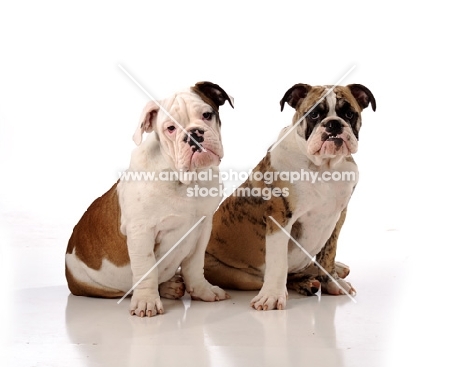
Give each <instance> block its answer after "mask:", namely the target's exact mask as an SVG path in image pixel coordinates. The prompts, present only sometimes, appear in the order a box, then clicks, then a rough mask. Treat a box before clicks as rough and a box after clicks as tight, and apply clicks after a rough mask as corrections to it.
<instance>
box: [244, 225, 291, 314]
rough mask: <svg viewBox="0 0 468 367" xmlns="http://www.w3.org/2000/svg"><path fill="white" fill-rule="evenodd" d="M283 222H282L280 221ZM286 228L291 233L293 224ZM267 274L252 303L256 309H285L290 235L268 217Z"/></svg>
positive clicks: (266, 242)
mask: <svg viewBox="0 0 468 367" xmlns="http://www.w3.org/2000/svg"><path fill="white" fill-rule="evenodd" d="M280 223H281V222H280ZM284 229H285V230H286V231H287V232H288V233H290V232H291V225H289V224H288V225H287V226H285V227H284ZM265 245H266V249H265V250H266V251H265V252H266V253H265V276H264V282H263V286H262V289H260V292H259V293H258V295H257V296H256V297H254V298H253V299H252V301H251V302H250V305H251V306H252V307H253V308H255V309H256V310H259V311H260V310H274V309H278V310H284V309H285V308H286V300H287V298H288V290H287V289H286V279H287V276H288V237H287V236H286V234H285V233H283V231H282V230H281V229H280V228H278V226H277V225H276V224H275V223H274V222H273V221H272V220H271V219H267V234H266V238H265Z"/></svg>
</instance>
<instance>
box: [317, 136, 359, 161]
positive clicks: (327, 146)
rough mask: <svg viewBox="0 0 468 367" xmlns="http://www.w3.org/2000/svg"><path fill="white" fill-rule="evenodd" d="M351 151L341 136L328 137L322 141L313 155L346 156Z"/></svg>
mask: <svg viewBox="0 0 468 367" xmlns="http://www.w3.org/2000/svg"><path fill="white" fill-rule="evenodd" d="M350 154H351V152H350V150H349V147H348V145H347V144H346V143H345V142H344V141H343V139H341V138H329V139H327V140H325V141H324V142H322V145H321V146H320V149H319V150H317V151H316V153H315V155H319V156H322V157H324V158H325V157H335V156H338V155H343V156H348V155H350Z"/></svg>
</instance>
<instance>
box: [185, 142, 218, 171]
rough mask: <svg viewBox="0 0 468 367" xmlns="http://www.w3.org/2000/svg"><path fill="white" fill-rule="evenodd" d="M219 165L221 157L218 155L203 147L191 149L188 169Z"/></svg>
mask: <svg viewBox="0 0 468 367" xmlns="http://www.w3.org/2000/svg"><path fill="white" fill-rule="evenodd" d="M194 148H195V149H194ZM202 149H203V150H202ZM220 163H221V157H220V155H219V154H218V153H216V152H214V151H212V150H211V149H208V148H205V147H201V148H200V147H192V155H191V157H190V169H192V170H193V169H196V168H203V167H209V166H214V165H215V166H218V165H219V164H220Z"/></svg>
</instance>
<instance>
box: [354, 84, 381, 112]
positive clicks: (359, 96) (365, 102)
mask: <svg viewBox="0 0 468 367" xmlns="http://www.w3.org/2000/svg"><path fill="white" fill-rule="evenodd" d="M348 88H349V89H350V90H351V93H352V94H353V96H354V98H356V101H357V102H358V103H359V106H361V108H362V109H364V108H366V107H367V106H369V102H370V104H371V105H372V110H373V111H375V109H376V108H377V105H376V103H375V98H374V95H373V94H372V92H371V91H370V90H369V89H367V88H366V87H364V86H363V85H361V84H349V85H348Z"/></svg>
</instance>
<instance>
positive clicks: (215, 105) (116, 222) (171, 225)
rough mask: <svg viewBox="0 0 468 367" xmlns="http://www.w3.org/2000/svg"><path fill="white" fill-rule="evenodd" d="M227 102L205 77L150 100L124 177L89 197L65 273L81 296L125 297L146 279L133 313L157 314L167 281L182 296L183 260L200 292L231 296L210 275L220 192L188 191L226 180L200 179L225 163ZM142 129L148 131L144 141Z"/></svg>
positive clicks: (190, 283) (189, 284) (192, 289)
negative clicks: (207, 264)
mask: <svg viewBox="0 0 468 367" xmlns="http://www.w3.org/2000/svg"><path fill="white" fill-rule="evenodd" d="M226 101H228V102H229V104H230V105H231V106H232V107H233V100H232V99H231V97H230V96H229V95H228V94H227V93H226V92H225V91H224V90H223V89H222V88H221V87H219V86H218V85H216V84H213V83H210V82H200V83H197V84H196V85H195V86H193V87H191V88H190V89H187V90H183V91H181V92H179V93H176V94H175V95H173V96H172V97H170V98H167V99H165V100H163V101H161V102H160V103H158V104H157V103H155V102H149V103H148V104H147V106H146V107H145V108H144V110H143V113H142V115H141V118H140V121H139V123H138V127H137V129H136V131H135V134H134V136H133V140H134V141H135V143H136V144H137V147H136V148H135V150H134V151H133V153H132V156H131V159H130V166H129V168H128V170H127V172H126V174H127V175H126V176H125V178H126V179H123V178H122V177H121V179H120V180H119V181H118V182H117V183H116V184H114V186H112V188H111V189H110V190H109V191H108V192H106V193H105V194H104V195H103V196H101V197H100V198H98V199H96V200H95V201H94V202H93V203H92V204H91V206H90V207H89V208H88V210H87V211H86V212H85V213H84V215H83V216H82V218H81V219H80V221H79V222H78V224H77V225H76V226H75V228H74V230H73V233H72V235H71V238H70V240H69V242H68V248H67V251H66V257H65V264H66V266H65V267H66V278H67V281H68V287H69V289H70V291H71V292H72V293H73V294H74V295H77V296H91V297H106V298H111V297H122V296H124V295H125V294H126V293H127V292H128V291H129V290H130V289H131V288H132V286H134V285H137V284H138V285H137V286H136V287H135V289H134V290H133V295H132V299H131V303H130V313H131V314H132V315H138V316H141V317H143V316H155V315H156V314H158V313H159V314H162V313H163V312H164V309H163V305H162V303H161V299H160V293H159V291H158V286H159V285H161V288H160V289H161V291H162V292H163V296H164V295H165V294H164V293H167V296H168V297H170V298H177V297H180V296H182V295H183V294H184V291H185V290H184V285H183V283H182V282H181V281H180V279H178V278H177V277H175V278H173V277H174V275H175V274H176V272H177V271H178V269H179V267H180V273H181V275H182V277H183V278H184V280H185V287H186V289H187V291H188V292H189V293H190V295H191V297H192V298H193V299H200V300H203V301H218V300H224V299H226V298H228V297H229V296H228V294H226V293H225V292H224V291H223V290H222V289H220V288H219V287H217V286H213V285H211V284H210V283H209V282H208V281H207V280H206V279H205V278H204V276H203V261H204V253H205V248H206V245H207V242H208V239H209V237H210V233H211V227H212V217H213V213H214V211H215V210H216V208H217V206H218V205H219V201H220V199H221V197H220V196H207V197H196V196H193V195H187V191H188V190H189V189H193V187H194V186H195V185H198V187H199V188H207V189H210V188H213V187H215V188H219V181H218V179H217V178H214V179H213V178H212V179H204V180H198V181H197V178H199V177H200V175H201V173H207V172H208V170H213V171H214V173H213V174H212V176H213V175H214V176H215V177H216V173H217V172H218V170H219V169H218V165H219V163H220V161H221V158H222V157H223V146H222V143H221V135H220V126H221V120H220V118H219V114H218V109H219V106H221V105H223V104H224V103H225V102H226ZM144 132H147V133H150V135H148V137H147V139H146V140H145V141H144V142H143V143H142V136H143V133H144ZM130 173H132V174H135V175H137V174H141V173H146V174H150V173H151V174H153V176H150V177H154V178H153V179H141V177H142V176H140V177H139V178H140V179H138V178H136V179H135V177H136V176H131V175H130ZM174 173H176V175H172V176H171V175H170V174H174ZM146 177H148V176H146ZM170 177H172V179H168V178H170ZM174 177H176V179H174ZM203 177H205V178H206V177H210V176H208V175H206V174H205V175H204V176H203ZM129 178H130V179H129ZM132 178H133V179H132ZM158 178H159V179H158ZM164 178H165V179H164ZM203 217H205V218H204V219H203V220H202V218H203ZM200 220H201V222H200V223H199V224H198V225H197V226H196V227H195V228H193V229H192V230H191V228H192V227H193V226H194V225H195V224H197V222H199V221H200ZM178 242H180V243H179V244H178V245H177V246H176V247H175V248H173V249H172V247H173V246H174V245H176V244H177V243H178ZM161 260H162V261H161ZM157 262H160V263H159V264H158V266H157V267H156V268H154V269H153V270H152V271H150V269H152V268H153V267H154V266H155V265H156V264H157ZM171 278H172V279H171ZM138 282H140V283H138Z"/></svg>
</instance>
